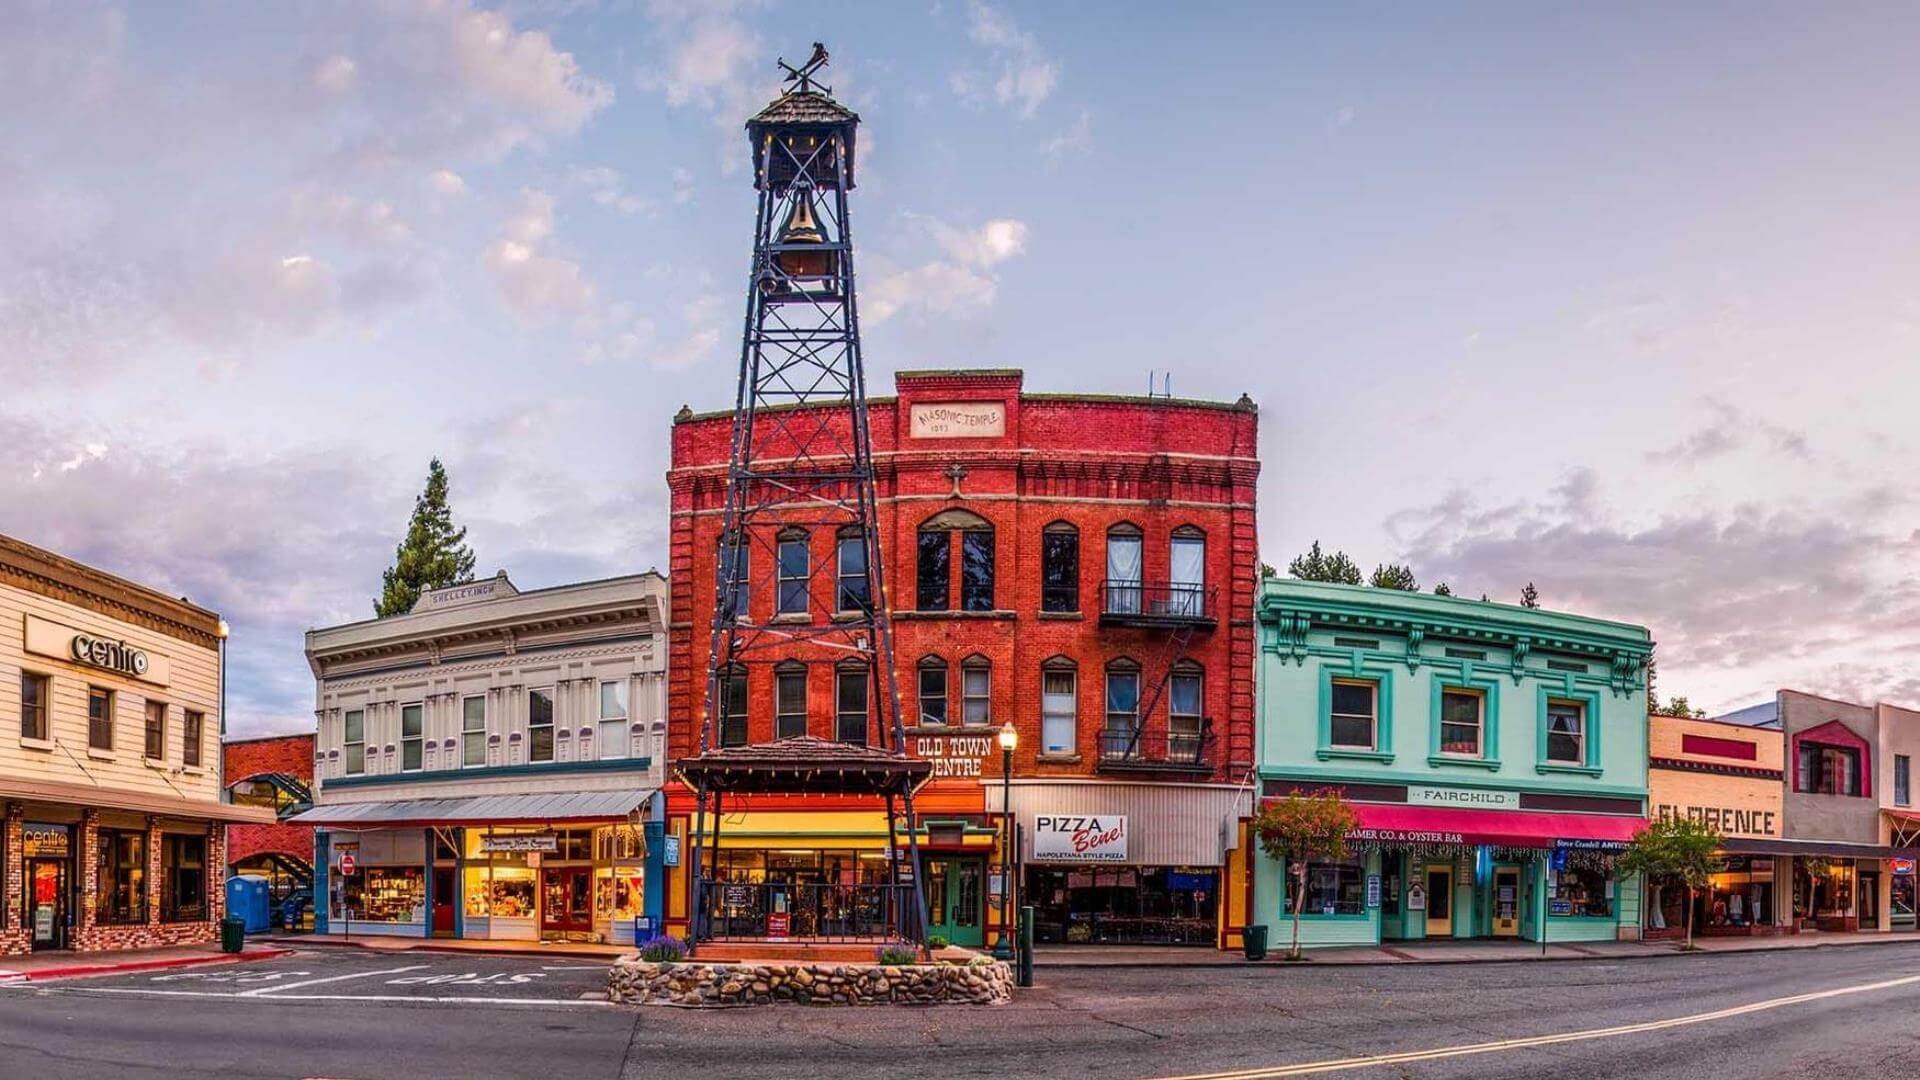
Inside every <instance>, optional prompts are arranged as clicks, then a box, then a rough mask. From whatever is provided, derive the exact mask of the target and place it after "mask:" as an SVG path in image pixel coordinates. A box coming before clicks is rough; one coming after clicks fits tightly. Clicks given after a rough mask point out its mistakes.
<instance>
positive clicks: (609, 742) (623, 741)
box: [593, 679, 633, 761]
mask: <svg viewBox="0 0 1920 1080" xmlns="http://www.w3.org/2000/svg"><path fill="white" fill-rule="evenodd" d="M595 681H596V683H597V684H598V685H597V686H596V687H595V689H594V712H595V713H596V714H597V715H596V719H595V721H594V725H593V737H594V740H595V741H597V742H598V743H599V744H600V745H599V746H598V747H596V748H595V749H596V751H597V753H596V754H595V755H594V756H595V758H596V759H597V760H600V761H619V760H621V759H623V758H627V757H630V756H631V755H630V754H628V752H627V750H628V746H627V741H628V740H627V734H628V732H627V726H628V725H629V724H631V723H632V722H633V687H632V685H631V680H629V679H598V680H595ZM609 686H612V687H616V688H617V689H618V690H619V693H618V694H616V695H615V696H616V697H618V698H619V699H620V713H619V715H617V716H609V715H608V714H607V687H609ZM608 727H613V729H614V733H615V735H617V736H618V737H617V738H613V739H609V738H607V728H608ZM616 751H618V752H617V753H616Z"/></svg>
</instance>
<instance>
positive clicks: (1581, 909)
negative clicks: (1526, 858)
mask: <svg viewBox="0 0 1920 1080" xmlns="http://www.w3.org/2000/svg"><path fill="white" fill-rule="evenodd" d="M1550 900H1551V903H1552V908H1551V912H1550V913H1551V914H1553V915H1584V916H1591V917H1595V918H1612V917H1613V888H1612V886H1611V884H1610V883H1609V882H1608V881H1607V874H1606V872H1605V871H1603V870H1597V869H1594V868H1592V867H1584V866H1569V867H1568V868H1566V869H1565V870H1562V871H1560V872H1559V873H1558V874H1557V875H1556V876H1555V881H1554V886H1553V893H1552V895H1551V897H1550Z"/></svg>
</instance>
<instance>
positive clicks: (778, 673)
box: [773, 661, 810, 739]
mask: <svg viewBox="0 0 1920 1080" xmlns="http://www.w3.org/2000/svg"><path fill="white" fill-rule="evenodd" d="M808 676H809V673H808V671H807V666H806V665H805V664H802V663H798V662H794V661H788V662H786V663H782V664H777V665H775V666H774V669H773V729H774V730H773V737H774V738H776V739H790V738H793V737H795V736H798V735H805V734H806V733H807V697H808V696H809V695H808V691H809V689H810V688H809V687H808V685H807V682H808ZM795 679H797V680H799V687H800V700H799V702H798V704H799V708H798V709H794V708H790V706H791V705H793V704H795V703H794V702H791V701H789V700H788V690H789V688H790V687H791V686H792V685H793V682H792V680H795ZM795 719H798V720H799V723H798V724H797V725H795V724H794V723H793V721H794V720H795Z"/></svg>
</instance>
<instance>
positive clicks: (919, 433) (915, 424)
mask: <svg viewBox="0 0 1920 1080" xmlns="http://www.w3.org/2000/svg"><path fill="white" fill-rule="evenodd" d="M912 432H913V437H914V438H916V439H990V438H996V437H998V436H1001V435H1005V434H1006V433H1007V407H1006V405H1005V404H1004V403H1003V402H998V401H949V402H928V403H925V404H919V405H915V406H914V407H913V420H912Z"/></svg>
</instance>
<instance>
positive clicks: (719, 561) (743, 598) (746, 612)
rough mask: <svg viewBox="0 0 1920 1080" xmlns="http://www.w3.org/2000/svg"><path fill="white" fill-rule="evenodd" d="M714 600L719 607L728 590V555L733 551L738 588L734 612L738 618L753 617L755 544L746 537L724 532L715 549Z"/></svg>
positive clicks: (734, 601) (734, 595)
mask: <svg viewBox="0 0 1920 1080" xmlns="http://www.w3.org/2000/svg"><path fill="white" fill-rule="evenodd" d="M714 551H715V555H714V571H713V602H714V606H715V607H716V608H717V607H719V606H720V605H721V602H722V596H723V595H724V593H725V591H726V580H727V578H726V574H727V557H728V554H729V553H731V554H732V557H733V561H734V565H735V567H736V574H737V579H736V584H737V586H738V588H737V590H736V591H735V592H734V594H733V613H734V617H735V618H736V619H750V618H752V614H751V611H752V607H753V578H752V576H751V575H752V570H753V545H752V544H749V543H748V542H747V541H746V538H745V537H741V538H739V539H729V538H728V537H726V536H725V535H724V534H723V535H722V536H721V537H720V543H719V545H718V546H717V547H716V548H715V549H714Z"/></svg>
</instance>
